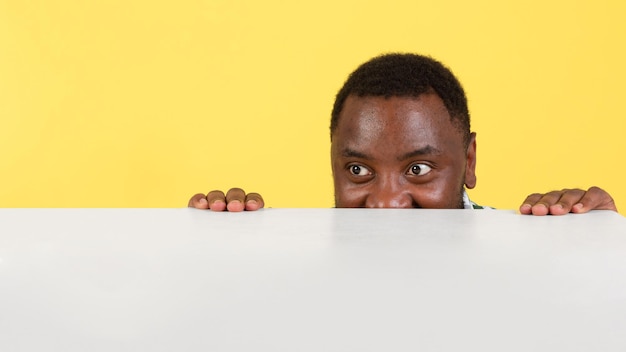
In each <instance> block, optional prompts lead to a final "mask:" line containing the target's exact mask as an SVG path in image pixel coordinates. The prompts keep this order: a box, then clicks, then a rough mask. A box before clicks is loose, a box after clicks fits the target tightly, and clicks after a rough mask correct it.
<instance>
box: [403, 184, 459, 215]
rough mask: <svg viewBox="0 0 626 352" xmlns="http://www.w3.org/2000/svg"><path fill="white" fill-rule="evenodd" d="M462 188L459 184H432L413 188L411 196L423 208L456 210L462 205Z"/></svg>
mask: <svg viewBox="0 0 626 352" xmlns="http://www.w3.org/2000/svg"><path fill="white" fill-rule="evenodd" d="M461 190H462V187H461V184H460V183H457V182H454V183H452V182H445V180H440V182H431V183H428V184H427V185H420V186H419V187H413V189H412V190H411V196H412V197H413V199H414V200H415V202H416V203H417V204H418V205H419V206H420V207H421V208H428V209H455V208H458V207H459V205H460V204H461V203H462V195H461V194H462V193H461Z"/></svg>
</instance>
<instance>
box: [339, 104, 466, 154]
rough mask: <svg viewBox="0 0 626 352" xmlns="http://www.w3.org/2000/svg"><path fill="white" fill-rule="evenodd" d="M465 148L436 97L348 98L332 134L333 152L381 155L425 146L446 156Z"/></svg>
mask: <svg viewBox="0 0 626 352" xmlns="http://www.w3.org/2000/svg"><path fill="white" fill-rule="evenodd" d="M462 144H463V143H462V134H461V132H460V131H459V130H458V128H457V127H456V126H455V125H454V124H453V123H452V121H451V118H450V114H449V113H448V110H447V109H446V107H445V105H444V104H443V101H442V100H441V98H439V96H438V95H437V94H435V93H426V94H422V95H419V96H417V97H389V98H385V97H357V96H349V97H348V99H346V102H345V104H344V107H343V110H342V112H341V115H340V116H339V123H338V125H337V128H336V130H335V132H334V133H333V148H351V149H358V150H376V151H378V152H382V151H385V150H389V151H393V150H401V151H406V150H410V149H419V148H423V147H425V146H430V147H433V148H436V149H438V150H440V151H443V152H446V151H448V150H449V149H457V148H459V147H461V146H462Z"/></svg>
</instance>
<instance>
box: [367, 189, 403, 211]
mask: <svg viewBox="0 0 626 352" xmlns="http://www.w3.org/2000/svg"><path fill="white" fill-rule="evenodd" d="M365 207H366V208H413V198H412V197H411V194H410V193H409V192H408V191H406V190H405V189H403V187H400V185H396V186H391V185H386V186H381V187H375V189H374V190H372V192H371V193H370V194H369V195H368V197H367V199H366V201H365Z"/></svg>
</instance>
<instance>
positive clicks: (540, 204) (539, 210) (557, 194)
mask: <svg viewBox="0 0 626 352" xmlns="http://www.w3.org/2000/svg"><path fill="white" fill-rule="evenodd" d="M561 194H562V192H561V191H552V192H548V193H546V194H543V195H542V196H541V198H539V200H537V201H536V202H535V203H534V204H531V206H532V208H531V212H532V214H533V215H538V216H542V215H547V214H550V206H552V205H554V204H556V203H557V202H558V201H559V199H560V198H561Z"/></svg>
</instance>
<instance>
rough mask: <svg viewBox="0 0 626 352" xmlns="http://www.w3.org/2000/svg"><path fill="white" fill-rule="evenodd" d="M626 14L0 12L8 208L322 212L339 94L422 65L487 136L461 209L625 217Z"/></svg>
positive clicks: (54, 6)
mask: <svg viewBox="0 0 626 352" xmlns="http://www.w3.org/2000/svg"><path fill="white" fill-rule="evenodd" d="M624 18H626V2H624V1H621V0H613V1H606V0H593V1H591V0H583V1H572V0H559V1H545V0H541V1H538V0H531V1H515V2H506V1H464V0H457V1H414V0H412V1H375V2H374V1H363V0H359V1H336V0H333V1H328V0H322V1H317V2H310V3H301V2H295V1H277V0H269V1H268V0H266V1H253V0H245V1H243V0H240V1H233V0H229V1H215V0H213V1H211V0H205V1H201V0H178V1H147V0H140V1H128V0H108V1H95V0H94V1H84V0H59V1H41V0H33V1H25V0H0V122H1V123H0V175H1V176H0V181H1V182H0V206H2V207H181V206H186V203H187V200H188V198H189V196H191V195H192V194H193V193H197V192H206V191H209V190H211V189H227V188H229V187H232V186H239V187H242V188H244V189H245V190H247V191H257V192H260V193H262V194H263V195H264V197H265V199H266V202H267V205H268V206H271V207H330V206H332V205H333V189H332V179H331V171H330V163H329V132H328V124H329V118H330V110H331V106H332V102H333V99H334V95H335V94H336V92H337V90H338V89H339V88H340V86H341V85H342V83H343V82H344V80H345V78H346V76H347V75H348V74H349V73H350V72H351V71H352V70H354V69H355V68H356V67H357V66H358V65H359V64H360V63H362V62H364V61H366V60H368V59H369V58H371V57H373V56H375V55H378V54H381V53H385V52H391V51H403V52H405V51H409V52H417V53H422V54H428V55H431V56H433V57H435V58H437V59H439V60H440V61H442V62H443V63H444V64H446V65H448V66H449V67H450V68H451V69H452V70H453V72H455V74H456V75H457V76H458V77H459V79H460V80H461V82H462V84H463V85H464V87H465V89H466V91H467V95H468V99H469V104H470V112H471V114H472V119H473V120H472V129H473V130H474V131H476V132H477V133H478V170H477V174H478V185H477V188H476V189H475V190H473V191H471V193H470V196H471V197H472V198H473V199H474V200H475V201H477V202H479V203H481V204H485V205H491V206H495V207H498V208H517V206H518V205H519V204H520V203H521V202H522V200H523V199H524V197H525V196H526V195H527V194H528V193H531V192H535V191H541V192H544V191H548V190H551V189H556V188H563V187H582V188H587V187H589V186H592V185H598V186H601V187H603V188H605V189H606V190H607V191H609V192H610V193H611V194H612V195H613V196H614V198H615V200H616V202H617V205H618V207H621V209H620V210H621V212H622V214H626V184H625V182H624V181H623V179H624V176H623V172H624V171H623V170H624V167H623V163H624V161H625V160H626V156H625V155H626V133H625V132H626V107H625V103H624V98H623V96H624V94H625V93H626V88H625V85H626V68H625V63H626V49H625V48H626V45H625V44H626V43H625V38H626V36H625V35H626V21H624Z"/></svg>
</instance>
